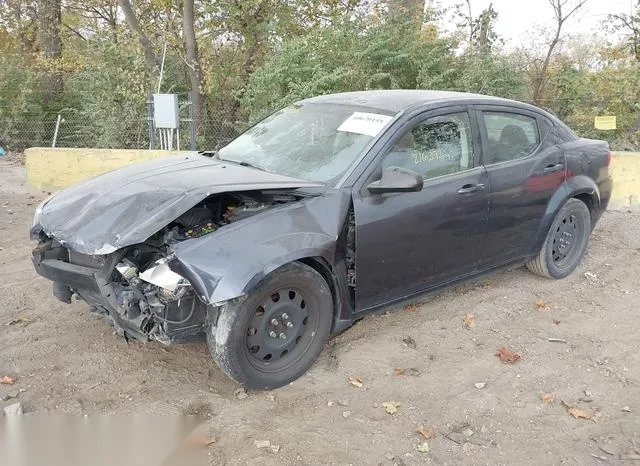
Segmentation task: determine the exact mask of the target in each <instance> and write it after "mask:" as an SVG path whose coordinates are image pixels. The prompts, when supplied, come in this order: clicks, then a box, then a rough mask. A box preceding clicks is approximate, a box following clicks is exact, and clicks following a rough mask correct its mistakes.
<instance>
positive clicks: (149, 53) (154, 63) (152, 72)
mask: <svg viewBox="0 0 640 466" xmlns="http://www.w3.org/2000/svg"><path fill="white" fill-rule="evenodd" d="M118 5H120V8H122V13H123V14H124V19H125V20H126V21H127V24H128V25H129V28H131V32H133V33H134V34H135V35H136V36H138V40H139V41H140V45H141V46H142V49H143V50H144V58H145V60H146V62H147V68H148V69H149V76H150V77H151V78H155V77H157V76H158V74H159V69H158V57H157V56H156V54H155V52H154V51H153V45H152V44H151V41H150V40H149V37H147V35H146V34H145V33H144V31H143V29H142V27H141V26H140V22H139V21H138V17H137V16H136V14H135V12H134V11H133V8H132V7H131V2H130V1H129V0H118Z"/></svg>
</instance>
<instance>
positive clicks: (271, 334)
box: [244, 287, 319, 372]
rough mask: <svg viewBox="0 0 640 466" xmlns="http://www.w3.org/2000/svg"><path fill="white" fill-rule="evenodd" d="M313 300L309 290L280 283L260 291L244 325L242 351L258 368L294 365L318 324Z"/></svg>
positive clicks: (309, 341)
mask: <svg viewBox="0 0 640 466" xmlns="http://www.w3.org/2000/svg"><path fill="white" fill-rule="evenodd" d="M317 307H318V305H317V301H316V300H315V298H314V297H313V296H312V295H311V293H304V292H303V291H302V290H300V289H299V288H296V287H283V288H280V289H278V290H277V291H275V292H272V293H270V294H268V295H264V296H263V297H262V298H261V299H260V300H259V301H258V304H257V305H256V306H255V309H254V310H253V313H252V314H251V316H250V318H249V321H248V324H247V326H246V329H245V341H244V351H245V354H246V357H247V360H248V361H249V363H250V364H251V365H252V366H253V367H254V368H256V369H257V370H259V371H261V372H278V371H281V370H283V369H285V368H287V367H290V366H292V365H294V364H295V363H296V362H297V361H298V360H299V359H300V358H301V357H302V356H303V355H304V354H305V353H306V351H307V349H308V348H309V346H310V345H311V342H312V340H313V336H314V335H315V334H316V332H317V329H318V326H319V313H318V309H317Z"/></svg>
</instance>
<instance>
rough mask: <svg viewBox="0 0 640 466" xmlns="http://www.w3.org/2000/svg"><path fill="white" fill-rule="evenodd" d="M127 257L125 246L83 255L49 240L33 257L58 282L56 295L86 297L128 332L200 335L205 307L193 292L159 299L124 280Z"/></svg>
mask: <svg viewBox="0 0 640 466" xmlns="http://www.w3.org/2000/svg"><path fill="white" fill-rule="evenodd" d="M123 256H124V250H119V251H116V252H114V253H112V254H109V255H106V256H88V255H82V254H78V253H76V252H74V251H71V250H69V249H67V248H65V247H64V246H62V245H60V244H59V243H56V242H55V240H49V241H48V242H44V243H40V244H39V245H38V246H37V247H36V248H35V249H34V250H33V254H32V261H33V265H34V268H35V270H36V272H38V274H40V275H41V276H43V277H45V278H47V279H49V280H51V281H52V282H53V294H54V296H56V297H57V298H58V299H60V300H61V301H63V302H66V303H70V302H71V298H72V296H74V295H75V296H77V297H79V298H81V299H82V300H83V301H85V302H86V303H87V304H89V305H90V306H91V307H92V310H93V311H95V312H98V313H99V314H102V315H103V316H104V317H105V318H106V319H107V320H108V321H109V322H110V323H111V324H112V325H113V326H114V328H115V329H116V333H118V334H119V335H121V336H123V337H133V338H136V339H139V340H143V341H146V340H149V339H155V340H158V341H160V342H162V343H171V342H176V341H188V340H192V339H194V337H195V338H201V337H202V331H203V326H204V321H205V315H206V306H205V305H204V304H203V303H202V302H201V301H200V300H199V299H198V298H197V297H196V296H195V295H193V294H187V295H185V296H182V297H181V298H180V299H178V300H175V301H163V302H162V303H160V302H159V301H158V300H157V297H156V296H155V294H153V295H150V293H148V290H145V291H147V292H146V293H145V292H144V291H143V290H141V289H138V288H136V287H133V286H131V285H130V284H128V283H124V282H123V281H122V280H121V279H119V277H118V272H117V271H116V269H115V267H116V264H117V263H118V262H119V261H120V260H121V259H122V257H123ZM146 286H147V287H149V286H150V285H146ZM142 300H154V306H155V307H150V306H145V305H141V304H143V303H142V302H141V301H142Z"/></svg>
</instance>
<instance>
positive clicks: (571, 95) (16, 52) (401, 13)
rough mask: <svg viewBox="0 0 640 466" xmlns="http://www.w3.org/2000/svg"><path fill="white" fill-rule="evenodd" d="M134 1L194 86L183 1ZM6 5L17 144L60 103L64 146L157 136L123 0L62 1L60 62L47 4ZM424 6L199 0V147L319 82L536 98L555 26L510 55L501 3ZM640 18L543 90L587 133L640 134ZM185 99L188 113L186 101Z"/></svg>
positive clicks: (170, 60)
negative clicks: (46, 32)
mask: <svg viewBox="0 0 640 466" xmlns="http://www.w3.org/2000/svg"><path fill="white" fill-rule="evenodd" d="M131 4H132V6H133V10H134V12H135V15H136V16H137V18H138V20H139V23H140V31H142V33H143V34H144V35H145V36H146V37H147V38H148V40H149V41H150V43H151V49H152V53H151V55H155V56H156V58H157V60H158V61H159V60H160V58H161V57H162V52H163V49H164V47H165V44H166V47H167V54H166V59H165V66H164V75H163V81H162V86H161V91H162V92H176V93H179V94H181V95H182V96H185V94H186V93H187V92H188V91H190V90H191V89H190V87H191V82H190V79H189V73H188V70H189V68H188V66H189V65H188V64H187V62H186V60H185V56H186V55H185V48H184V47H185V44H184V38H183V35H182V7H181V6H180V4H179V3H175V2H170V1H168V0H140V1H135V2H131ZM7 5H9V7H10V8H7V9H4V10H0V85H1V87H0V125H1V126H0V139H1V140H3V141H4V142H5V144H8V145H9V146H13V147H20V146H25V145H32V144H34V145H35V144H38V145H41V144H49V143H50V141H51V137H52V131H53V124H54V122H55V118H56V116H57V114H58V113H61V114H62V116H63V118H64V121H63V124H62V127H61V132H60V136H59V143H60V144H64V145H82V146H97V147H145V146H146V145H147V144H148V140H147V131H148V129H147V120H146V118H147V109H146V100H147V94H148V93H149V92H150V91H151V92H155V91H156V88H157V85H158V83H157V80H156V79H155V77H154V78H151V76H155V74H154V73H152V72H151V71H150V66H149V62H148V61H147V60H145V54H144V49H143V46H142V45H141V41H140V37H139V34H140V31H135V30H133V29H132V28H131V27H130V26H129V25H128V24H127V23H126V22H125V21H124V18H123V15H122V10H121V9H120V7H119V6H118V2H115V1H114V0H88V1H86V2H80V1H78V0H69V1H67V2H63V17H62V22H63V27H62V29H61V31H62V40H63V52H62V57H61V58H60V59H59V60H49V61H47V60H43V59H42V57H41V54H40V51H39V46H38V40H37V38H38V30H37V28H38V18H37V8H36V2H32V1H20V0H8V3H7ZM421 5H422V2H421V1H420V0H375V1H373V2H372V1H370V0H323V1H315V0H249V1H242V2H239V1H237V0H220V1H217V2H206V1H203V0H196V2H195V7H196V8H195V10H196V14H195V17H194V26H195V31H196V37H197V41H198V45H199V55H200V68H201V69H202V74H203V76H202V83H201V88H200V89H201V91H202V94H203V95H204V104H205V105H204V109H205V115H204V117H203V122H202V128H201V131H199V133H198V135H197V137H198V143H199V147H200V148H212V147H214V146H216V145H218V144H220V143H221V142H222V141H226V140H229V139H230V138H231V137H233V136H234V135H236V134H237V133H238V132H239V131H241V130H242V129H243V128H244V127H246V124H247V121H249V120H250V119H255V118H259V117H262V116H264V115H265V114H267V113H269V112H271V111H273V110H274V109H276V108H279V107H283V106H285V105H288V104H290V103H291V102H293V101H296V100H300V99H303V98H306V97H310V96H314V95H319V94H327V93H333V92H343V91H352V90H363V89H398V88H419V89H447V90H456V91H465V92H474V93H481V94H489V95H497V96H502V97H507V98H512V99H517V100H525V101H526V100H528V99H530V98H531V97H532V78H531V77H532V76H534V75H535V73H536V72H537V71H538V70H539V69H540V61H541V56H542V57H543V56H544V52H545V50H544V43H545V38H544V35H542V36H540V38H539V39H538V41H539V42H540V43H536V44H534V43H533V42H534V39H535V38H532V41H531V43H530V44H525V46H523V47H522V48H521V50H518V51H516V52H509V53H506V52H504V51H503V50H501V49H500V44H501V41H500V38H499V37H498V36H497V35H496V33H495V29H494V25H495V21H496V18H497V14H498V12H497V10H494V9H488V10H485V11H483V12H481V13H480V15H478V16H471V11H470V9H467V8H466V7H465V8H463V9H460V8H458V9H453V10H451V11H453V14H454V15H456V14H457V16H456V17H455V18H454V20H457V21H458V22H459V24H458V28H457V29H456V30H454V31H450V29H449V28H450V23H447V24H446V25H444V26H443V21H444V20H445V19H446V18H445V17H446V14H449V13H451V11H449V13H446V11H445V10H444V9H442V8H439V7H437V6H436V7H434V8H432V9H429V10H427V12H426V13H424V14H423V12H422V10H421V7H420V6H421ZM456 12H457V13H456ZM18 13H20V14H18ZM636 16H637V15H636ZM636 16H628V17H616V18H613V19H612V22H611V24H612V25H613V26H612V27H613V28H614V29H616V33H617V34H620V35H619V36H612V37H619V40H618V42H615V43H612V44H606V43H603V42H602V41H596V40H589V39H587V38H578V39H575V40H574V41H573V42H570V43H568V44H566V45H564V46H563V47H561V48H560V49H559V50H558V51H557V52H556V53H554V54H553V56H552V60H551V63H550V65H549V67H548V70H547V72H546V76H545V84H546V85H545V89H544V92H543V95H542V96H541V97H540V103H541V105H542V106H543V107H545V108H548V109H549V110H551V111H553V112H554V113H556V114H557V115H558V116H559V117H560V118H562V119H564V120H566V122H567V123H568V124H569V125H571V126H572V127H573V128H575V130H576V131H577V132H578V133H579V134H581V135H584V136H589V137H600V138H605V139H608V140H609V141H611V142H612V144H614V145H615V146H616V147H625V148H626V147H638V143H640V141H639V140H638V139H640V136H639V134H640V133H639V130H640V107H639V105H638V101H639V98H640V75H639V70H640V61H639V60H640V58H639V57H640V55H639V54H638V53H637V51H638V50H640V46H637V45H638V44H639V43H640V41H639V39H638V37H640V33H638V28H636V25H637V23H638V20H637V17H636ZM443 31H446V32H443ZM156 71H157V70H156ZM58 72H62V74H63V77H64V92H63V94H62V95H61V97H60V98H59V99H57V100H55V101H53V102H51V103H49V104H48V105H45V104H44V103H43V99H42V95H41V86H42V82H43V78H44V77H46V76H47V75H48V74H52V73H58ZM183 99H184V97H183ZM182 111H183V116H186V111H187V109H186V108H183V109H182ZM607 114H610V115H616V116H617V117H618V126H619V129H618V130H617V131H615V132H599V131H596V130H595V129H594V128H593V119H594V117H595V116H598V115H607Z"/></svg>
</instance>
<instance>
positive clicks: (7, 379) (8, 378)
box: [0, 375, 16, 385]
mask: <svg viewBox="0 0 640 466" xmlns="http://www.w3.org/2000/svg"><path fill="white" fill-rule="evenodd" d="M0 383H1V384H4V385H13V384H14V383H16V378H15V376H13V375H5V376H4V377H2V378H1V379H0Z"/></svg>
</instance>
